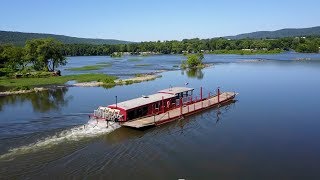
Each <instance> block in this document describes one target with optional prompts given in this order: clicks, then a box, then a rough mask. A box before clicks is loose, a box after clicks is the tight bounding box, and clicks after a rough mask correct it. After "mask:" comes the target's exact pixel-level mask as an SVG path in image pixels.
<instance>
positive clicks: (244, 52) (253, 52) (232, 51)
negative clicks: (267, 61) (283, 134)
mask: <svg viewBox="0 0 320 180" xmlns="http://www.w3.org/2000/svg"><path fill="white" fill-rule="evenodd" d="M281 52H283V51H282V50H214V51H212V52H210V54H239V55H254V54H278V53H281Z"/></svg>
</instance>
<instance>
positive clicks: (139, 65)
mask: <svg viewBox="0 0 320 180" xmlns="http://www.w3.org/2000/svg"><path fill="white" fill-rule="evenodd" d="M135 66H138V67H142V66H152V64H135Z"/></svg>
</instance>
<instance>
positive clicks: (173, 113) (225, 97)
mask: <svg viewBox="0 0 320 180" xmlns="http://www.w3.org/2000/svg"><path fill="white" fill-rule="evenodd" d="M235 95H236V93H234V92H224V93H221V94H220V96H219V101H220V103H224V102H227V101H230V100H232V99H233V98H234V97H235ZM220 103H218V96H211V97H210V98H207V99H204V100H202V101H199V102H196V103H192V104H189V105H184V106H183V107H182V108H181V107H177V108H174V109H171V110H169V111H167V112H164V113H161V114H158V115H154V116H149V117H144V118H141V119H135V120H132V121H128V122H125V123H123V124H122V126H127V127H132V128H143V127H147V126H154V125H160V124H164V123H166V122H170V121H173V120H175V119H179V118H182V117H183V116H187V115H191V114H194V113H197V112H198V111H201V110H204V109H207V108H210V107H214V106H217V105H218V104H220Z"/></svg>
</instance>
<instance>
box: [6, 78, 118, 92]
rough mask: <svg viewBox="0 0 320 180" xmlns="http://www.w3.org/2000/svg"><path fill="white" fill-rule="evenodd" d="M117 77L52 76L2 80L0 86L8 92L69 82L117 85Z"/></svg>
mask: <svg viewBox="0 0 320 180" xmlns="http://www.w3.org/2000/svg"><path fill="white" fill-rule="evenodd" d="M116 79H117V77H115V76H109V75H105V74H79V75H66V76H51V77H46V78H18V79H13V78H4V77H2V78H0V86H2V87H4V88H5V89H7V90H20V89H22V90H26V89H30V88H33V87H37V86H45V85H63V84H65V83H66V82H68V81H72V80H74V81H77V82H91V81H98V82H103V83H105V84H115V82H114V81H115V80H116Z"/></svg>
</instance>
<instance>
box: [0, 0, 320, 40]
mask: <svg viewBox="0 0 320 180" xmlns="http://www.w3.org/2000/svg"><path fill="white" fill-rule="evenodd" d="M319 7H320V1H319V0H304V1H301V0H300V1H298V0H291V1H289V0H286V1H281V0H220V1H215V0H197V1H195V0H157V1H156V0H1V8H0V9H1V11H0V17H1V18H0V30H9V31H22V32H37V33H52V34H62V35H69V36H76V37H88V38H104V39H121V40H130V41H155V40H173V39H177V40H181V39H184V38H196V37H198V38H212V37H220V36H226V35H236V34H239V33H245V32H252V31H259V30H277V29H281V28H288V27H290V28H301V27H312V26H318V25H320V23H319V22H320V20H319V19H320V11H319Z"/></svg>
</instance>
